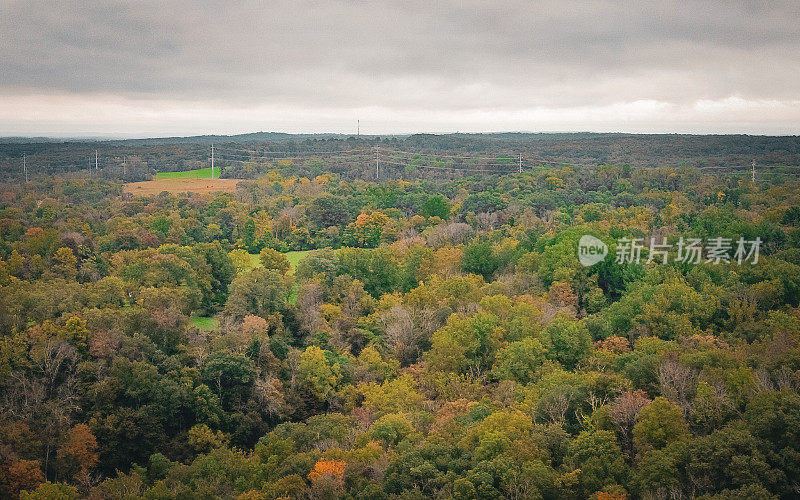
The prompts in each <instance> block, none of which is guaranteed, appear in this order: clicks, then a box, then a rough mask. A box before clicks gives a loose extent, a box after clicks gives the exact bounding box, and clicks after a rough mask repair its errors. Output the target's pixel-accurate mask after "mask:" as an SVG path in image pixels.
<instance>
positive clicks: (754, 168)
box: [750, 158, 756, 182]
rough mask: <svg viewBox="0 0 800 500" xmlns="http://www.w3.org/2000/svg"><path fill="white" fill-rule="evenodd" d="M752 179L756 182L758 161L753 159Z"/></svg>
mask: <svg viewBox="0 0 800 500" xmlns="http://www.w3.org/2000/svg"><path fill="white" fill-rule="evenodd" d="M750 178H751V180H752V181H753V182H756V160H755V158H753V163H752V164H751V165H750Z"/></svg>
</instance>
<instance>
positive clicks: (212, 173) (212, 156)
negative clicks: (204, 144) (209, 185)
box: [211, 144, 214, 181]
mask: <svg viewBox="0 0 800 500" xmlns="http://www.w3.org/2000/svg"><path fill="white" fill-rule="evenodd" d="M211 180H212V181H213V180H214V144H211Z"/></svg>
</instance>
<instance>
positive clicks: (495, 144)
mask: <svg viewBox="0 0 800 500" xmlns="http://www.w3.org/2000/svg"><path fill="white" fill-rule="evenodd" d="M212 144H214V145H216V157H215V159H216V165H217V166H221V167H223V168H224V173H223V175H224V176H226V177H230V178H236V179H255V178H256V177H258V176H259V175H261V174H264V173H266V172H268V171H271V170H275V169H277V170H280V171H281V172H282V173H283V174H284V175H287V176H291V175H299V176H306V177H310V178H313V177H316V176H317V175H319V174H321V173H335V174H337V175H338V176H339V177H341V178H343V179H348V180H352V179H362V180H379V181H388V180H396V179H404V180H417V179H432V180H440V179H456V178H459V177H463V176H464V175H469V174H473V173H486V172H485V170H492V171H494V170H497V171H498V173H501V174H503V173H511V172H514V171H516V168H515V167H517V160H518V159H521V160H522V161H523V163H524V165H525V166H526V167H528V168H531V167H534V166H540V165H548V166H554V167H561V166H564V165H572V166H576V167H581V168H586V167H593V166H596V165H598V164H612V165H630V166H632V167H634V168H656V167H675V168H677V167H694V168H701V169H705V170H707V171H708V172H709V173H711V172H714V173H718V172H726V173H732V172H740V173H741V172H743V171H749V169H750V166H751V162H753V161H754V162H755V163H756V164H757V165H758V167H759V169H760V171H763V172H764V173H765V175H773V174H787V173H788V174H793V175H797V173H798V169H800V137H798V136H776V137H770V136H751V135H684V134H660V135H658V134H652V135H646V134H594V133H559V134H554V133H550V134H531V133H503V134H445V135H434V134H415V135H409V136H384V137H379V136H347V135H334V134H314V135H293V134H279V133H255V134H243V135H235V136H203V137H186V138H177V137H176V138H161V139H131V140H107V141H85V140H84V141H80V140H72V141H62V142H53V141H52V140H44V139H42V140H38V141H36V140H31V139H24V138H20V139H13V138H5V139H3V138H0V172H2V173H3V175H4V177H5V178H6V179H9V178H15V179H24V176H25V175H24V163H25V165H27V167H28V171H29V174H30V176H33V175H53V174H58V175H65V174H70V173H75V172H81V175H86V173H87V172H86V171H87V170H91V171H93V174H94V175H97V176H100V177H103V178H105V179H109V180H124V181H127V182H130V181H141V180H146V179H149V178H150V177H151V176H152V175H153V174H154V173H156V172H164V171H185V170H192V169H197V168H203V167H208V166H209V161H210V160H211V145H212ZM376 153H377V156H378V160H379V163H380V164H381V166H382V168H380V170H379V173H378V177H377V179H376V177H375V168H374V167H375V160H376ZM95 154H97V156H95ZM96 160H97V161H96ZM281 160H283V161H281ZM287 160H294V161H293V162H292V163H291V168H290V169H285V168H284V167H285V166H286V165H285V163H286V161H287ZM298 160H302V161H298ZM95 167H97V170H95Z"/></svg>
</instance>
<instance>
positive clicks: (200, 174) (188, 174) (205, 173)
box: [156, 167, 220, 179]
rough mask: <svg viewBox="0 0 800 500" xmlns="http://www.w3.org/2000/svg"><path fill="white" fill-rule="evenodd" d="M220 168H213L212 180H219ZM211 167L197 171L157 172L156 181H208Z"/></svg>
mask: <svg viewBox="0 0 800 500" xmlns="http://www.w3.org/2000/svg"><path fill="white" fill-rule="evenodd" d="M219 175H220V168H219V167H214V178H216V179H219ZM210 178H211V167H208V168H200V169H197V170H187V171H185V172H159V173H157V174H156V179H210Z"/></svg>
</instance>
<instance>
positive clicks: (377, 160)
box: [375, 146, 380, 181]
mask: <svg viewBox="0 0 800 500" xmlns="http://www.w3.org/2000/svg"><path fill="white" fill-rule="evenodd" d="M379 165H380V160H379V159H378V146H375V180H376V181H377V180H378V166H379Z"/></svg>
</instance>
